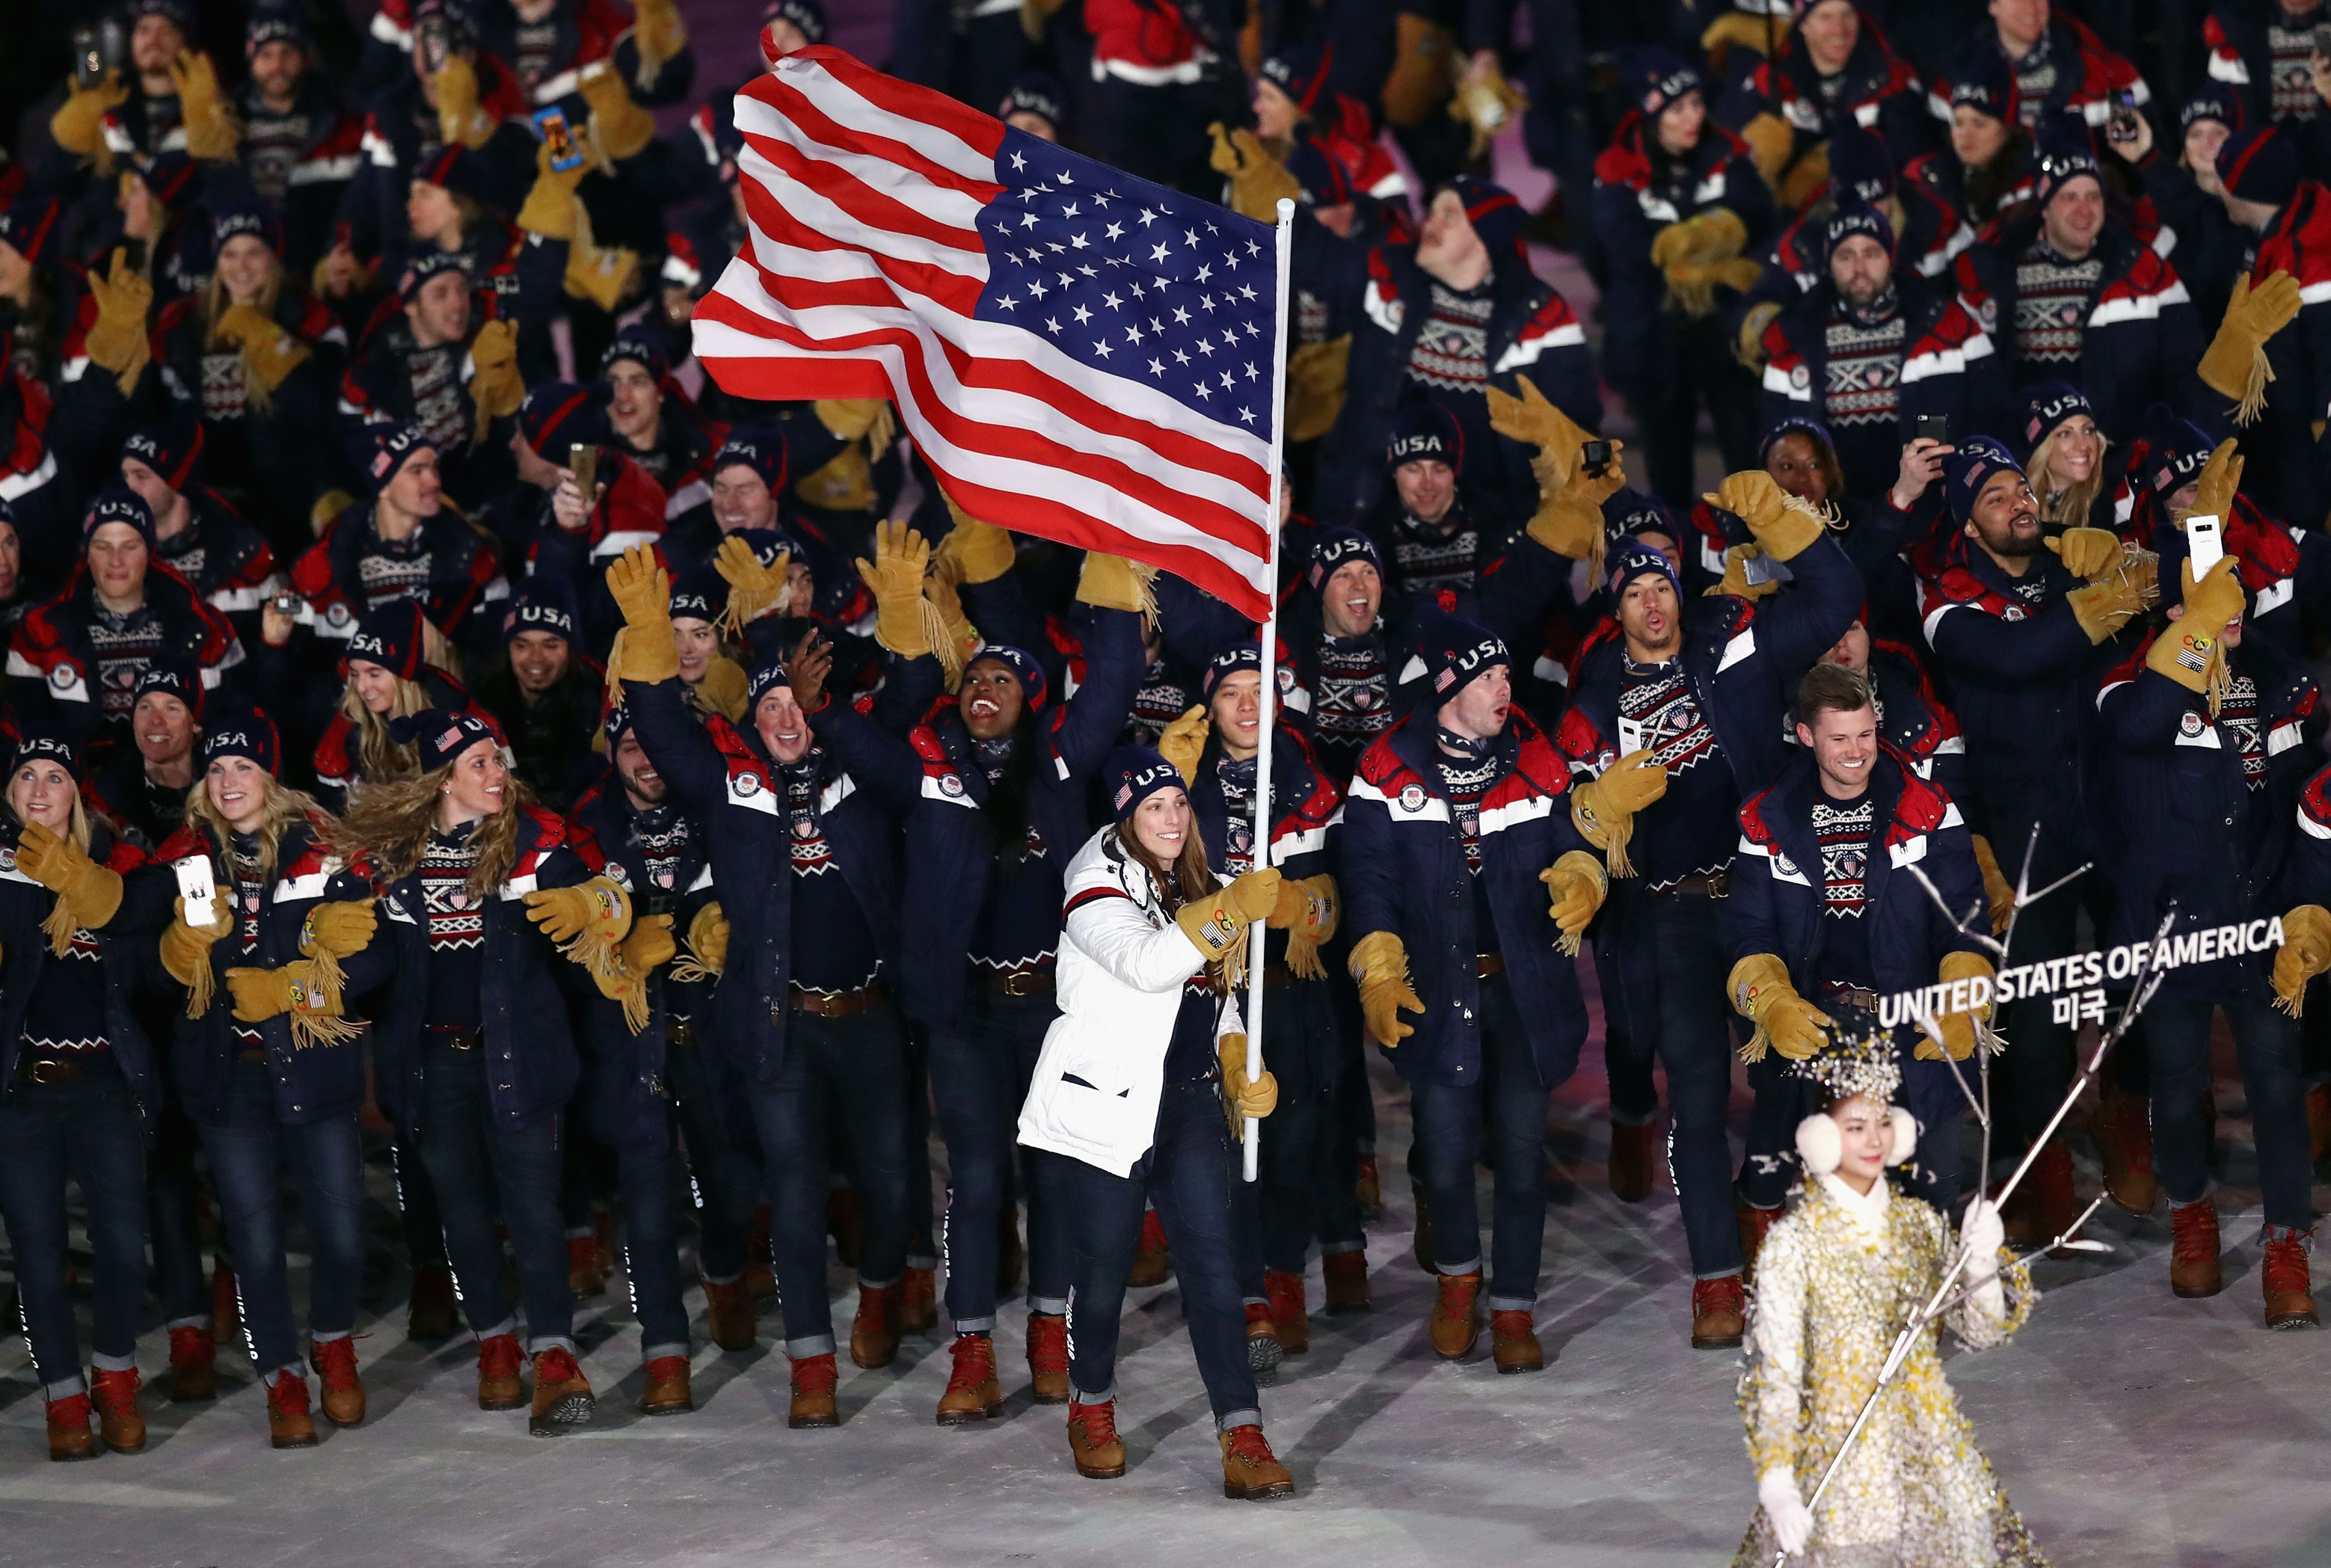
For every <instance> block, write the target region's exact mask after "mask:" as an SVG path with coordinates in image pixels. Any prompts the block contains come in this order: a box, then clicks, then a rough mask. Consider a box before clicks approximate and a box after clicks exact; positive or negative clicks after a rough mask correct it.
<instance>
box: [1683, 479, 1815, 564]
mask: <svg viewBox="0 0 2331 1568" xmlns="http://www.w3.org/2000/svg"><path fill="white" fill-rule="evenodd" d="M1699 499H1701V500H1704V501H1706V502H1707V503H1708V505H1710V506H1712V507H1717V508H1722V509H1723V510H1725V511H1727V512H1731V513H1733V514H1734V515H1735V516H1736V517H1738V518H1739V519H1740V520H1741V521H1742V522H1744V523H1746V524H1747V525H1748V531H1749V533H1750V534H1752V535H1754V536H1755V540H1756V542H1757V543H1758V544H1760V545H1762V546H1765V554H1766V555H1768V556H1772V557H1773V559H1774V560H1776V561H1789V560H1794V559H1795V558H1796V557H1797V556H1799V555H1800V554H1802V553H1803V552H1804V551H1805V550H1808V549H1810V548H1812V545H1813V543H1814V541H1815V540H1817V539H1819V538H1820V537H1822V532H1823V531H1824V529H1825V528H1826V527H1827V525H1826V524H1824V523H1823V522H1822V518H1821V514H1820V513H1818V512H1816V511H1814V510H1813V509H1812V508H1811V507H1809V506H1807V505H1805V503H1804V502H1803V501H1801V500H1799V499H1797V498H1796V497H1794V496H1793V495H1791V494H1789V493H1788V491H1786V490H1784V489H1782V488H1781V487H1780V486H1779V484H1777V483H1776V482H1774V479H1773V476H1772V475H1771V474H1768V473H1766V472H1765V470H1763V469H1747V470H1743V471H1741V472H1739V473H1736V474H1727V476H1725V480H1724V482H1723V483H1722V484H1720V485H1718V486H1717V487H1716V489H1715V490H1714V491H1713V492H1712V493H1703V494H1702V495H1701V496H1700V498H1699Z"/></svg>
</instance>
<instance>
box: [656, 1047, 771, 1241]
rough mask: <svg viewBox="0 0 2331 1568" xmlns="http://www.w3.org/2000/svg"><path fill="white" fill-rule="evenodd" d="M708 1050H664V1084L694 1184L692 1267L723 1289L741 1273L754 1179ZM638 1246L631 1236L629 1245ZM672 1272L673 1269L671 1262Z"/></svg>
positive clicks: (749, 1157) (757, 1181)
mask: <svg viewBox="0 0 2331 1568" xmlns="http://www.w3.org/2000/svg"><path fill="white" fill-rule="evenodd" d="M710 1049H711V1048H710V1047H709V1046H707V1045H704V1044H702V1043H699V1042H696V1041H690V1043H688V1044H685V1045H672V1044H671V1043H670V1042H669V1041H667V1042H666V1044H665V1048H664V1058H663V1070H664V1079H665V1081H666V1082H667V1083H669V1084H670V1085H671V1098H672V1110H673V1114H674V1119H675V1121H676V1122H677V1123H678V1125H679V1127H680V1140H681V1143H682V1145H683V1146H684V1147H685V1148H686V1149H687V1151H688V1169H689V1173H690V1174H691V1175H692V1176H693V1177H694V1178H695V1183H696V1187H695V1190H696V1262H697V1267H698V1268H699V1269H702V1270H703V1273H704V1277H705V1278H707V1279H712V1280H717V1281H719V1282H720V1283H722V1284H727V1283H728V1282H729V1281H731V1280H734V1279H737V1278H741V1277H742V1276H743V1274H744V1272H745V1233H746V1232H747V1231H748V1230H750V1229H751V1228H752V1224H753V1205H754V1204H755V1203H756V1202H759V1199H758V1197H757V1196H756V1193H757V1192H758V1190H759V1185H760V1177H759V1174H758V1173H757V1172H756V1171H755V1170H754V1168H753V1159H752V1155H751V1152H750V1151H749V1150H747V1149H746V1148H745V1147H743V1146H742V1145H743V1137H742V1136H740V1133H741V1129H740V1128H739V1126H737V1121H736V1119H735V1117H733V1115H732V1114H731V1104H730V1099H729V1097H728V1095H726V1094H724V1093H723V1092H722V1091H721V1090H720V1088H719V1087H718V1084H717V1083H716V1081H715V1079H716V1078H717V1075H718V1072H719V1064H718V1062H717V1061H716V1060H712V1058H711V1057H710V1056H709V1051H710ZM637 1244H638V1242H637V1239H636V1236H634V1239H633V1242H632V1245H633V1246H636V1245H637ZM674 1267H675V1268H677V1267H678V1265H677V1264H676V1263H675V1264H674Z"/></svg>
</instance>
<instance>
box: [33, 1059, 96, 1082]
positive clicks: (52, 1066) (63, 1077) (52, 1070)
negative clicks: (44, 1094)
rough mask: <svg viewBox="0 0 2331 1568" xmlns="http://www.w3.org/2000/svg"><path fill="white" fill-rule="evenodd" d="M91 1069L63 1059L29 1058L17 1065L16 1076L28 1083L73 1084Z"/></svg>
mask: <svg viewBox="0 0 2331 1568" xmlns="http://www.w3.org/2000/svg"><path fill="white" fill-rule="evenodd" d="M88 1070H89V1069H87V1068H85V1067H83V1066H81V1063H79V1062H77V1061H66V1060H63V1059H62V1057H54V1056H28V1057H24V1058H23V1059H22V1060H19V1061H18V1063H17V1064H16V1074H17V1076H18V1077H19V1078H22V1079H24V1081H25V1082H27V1083H71V1082H72V1081H73V1080H74V1079H77V1078H80V1077H81V1075H82V1074H84V1073H86V1072H87V1071H88Z"/></svg>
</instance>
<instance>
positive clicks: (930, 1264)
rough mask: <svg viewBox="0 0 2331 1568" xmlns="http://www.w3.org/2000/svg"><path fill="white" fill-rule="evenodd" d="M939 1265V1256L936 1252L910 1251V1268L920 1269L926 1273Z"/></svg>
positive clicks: (908, 1262)
mask: <svg viewBox="0 0 2331 1568" xmlns="http://www.w3.org/2000/svg"><path fill="white" fill-rule="evenodd" d="M938 1266H939V1260H938V1258H937V1255H936V1254H934V1253H929V1252H909V1253H908V1254H907V1267H908V1268H909V1269H922V1270H923V1271H924V1272H925V1273H928V1272H930V1271H931V1270H933V1269H937V1267H938Z"/></svg>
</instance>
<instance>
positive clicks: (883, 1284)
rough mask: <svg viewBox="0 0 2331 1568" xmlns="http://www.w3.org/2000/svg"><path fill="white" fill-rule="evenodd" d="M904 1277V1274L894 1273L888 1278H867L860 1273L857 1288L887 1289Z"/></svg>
mask: <svg viewBox="0 0 2331 1568" xmlns="http://www.w3.org/2000/svg"><path fill="white" fill-rule="evenodd" d="M905 1278H906V1276H905V1275H903V1274H894V1275H892V1276H891V1277H890V1278H888V1279H869V1278H866V1276H864V1275H863V1274H861V1275H860V1276H859V1277H858V1288H859V1289H861V1290H888V1289H890V1287H892V1286H893V1285H896V1284H898V1283H899V1282H900V1281H901V1280H903V1279H905Z"/></svg>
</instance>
